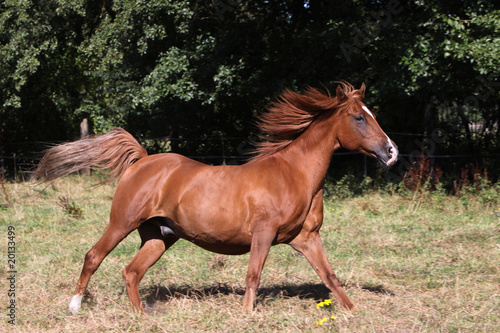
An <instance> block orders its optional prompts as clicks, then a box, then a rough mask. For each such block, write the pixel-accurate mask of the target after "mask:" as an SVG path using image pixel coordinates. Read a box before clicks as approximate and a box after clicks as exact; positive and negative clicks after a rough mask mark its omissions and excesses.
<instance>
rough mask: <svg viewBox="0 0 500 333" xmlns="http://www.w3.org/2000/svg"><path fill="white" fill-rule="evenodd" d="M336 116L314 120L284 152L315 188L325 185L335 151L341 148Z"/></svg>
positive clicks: (284, 155)
mask: <svg viewBox="0 0 500 333" xmlns="http://www.w3.org/2000/svg"><path fill="white" fill-rule="evenodd" d="M334 118H335V116H332V117H329V118H327V119H324V120H321V121H317V122H314V123H313V124H311V126H309V128H308V129H307V130H306V131H305V132H304V133H302V134H301V135H300V136H299V137H298V138H296V139H295V140H294V141H293V142H292V143H291V144H290V145H289V146H288V147H287V148H285V149H284V150H283V151H282V152H280V153H282V154H283V157H284V158H286V159H287V160H288V161H290V162H291V163H292V164H293V165H294V167H296V168H297V171H298V172H301V173H303V174H304V175H306V178H307V182H308V185H309V186H311V188H312V189H313V190H319V189H321V188H322V187H323V182H324V179H325V175H326V172H327V171H328V167H329V165H330V160H331V158H332V155H333V152H334V151H335V150H336V149H338V148H340V144H339V142H338V140H337V129H336V128H337V127H336V126H335V119H334Z"/></svg>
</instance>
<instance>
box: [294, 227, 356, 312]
mask: <svg viewBox="0 0 500 333" xmlns="http://www.w3.org/2000/svg"><path fill="white" fill-rule="evenodd" d="M290 245H291V246H292V247H293V248H294V249H295V250H297V251H298V252H300V253H302V254H303V255H304V257H306V259H307V260H308V261H309V263H310V264H311V266H312V267H313V269H314V271H315V272H316V273H318V275H319V276H320V277H321V280H322V281H323V283H324V284H325V285H326V286H327V287H328V289H330V290H331V291H332V293H333V295H334V296H335V298H337V300H338V302H339V303H340V305H341V306H342V307H343V308H344V309H346V310H351V309H352V308H353V307H354V304H353V303H352V302H351V300H350V299H349V297H347V295H346V293H345V292H344V289H342V286H341V285H340V282H339V279H338V278H337V276H336V275H335V273H334V272H333V269H332V267H331V266H330V263H329V262H328V259H327V258H326V254H325V250H324V249H323V243H322V241H321V237H320V236H319V233H318V232H313V233H310V234H308V235H299V236H298V237H297V238H296V239H294V241H293V242H292V243H291V244H290Z"/></svg>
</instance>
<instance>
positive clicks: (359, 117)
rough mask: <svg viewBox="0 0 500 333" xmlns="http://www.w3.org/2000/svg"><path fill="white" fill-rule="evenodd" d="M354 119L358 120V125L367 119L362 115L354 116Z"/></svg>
mask: <svg viewBox="0 0 500 333" xmlns="http://www.w3.org/2000/svg"><path fill="white" fill-rule="evenodd" d="M354 119H356V121H357V122H358V123H361V122H363V121H364V120H365V117H364V116H363V115H362V114H360V115H357V116H354Z"/></svg>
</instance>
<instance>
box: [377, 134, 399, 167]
mask: <svg viewBox="0 0 500 333" xmlns="http://www.w3.org/2000/svg"><path fill="white" fill-rule="evenodd" d="M376 155H377V159H378V160H379V162H380V164H382V165H383V166H385V167H391V166H393V165H394V163H396V162H397V160H398V156H399V151H398V147H397V146H396V145H395V144H394V142H392V140H388V141H387V142H385V143H384V144H383V148H382V149H380V150H379V151H378V152H377V153H376Z"/></svg>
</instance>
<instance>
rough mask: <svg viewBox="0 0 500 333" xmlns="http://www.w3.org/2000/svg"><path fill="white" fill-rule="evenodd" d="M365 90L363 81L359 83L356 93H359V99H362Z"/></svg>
mask: <svg viewBox="0 0 500 333" xmlns="http://www.w3.org/2000/svg"><path fill="white" fill-rule="evenodd" d="M365 91H366V86H365V83H364V82H363V83H361V88H359V90H358V93H359V96H360V98H361V100H363V99H364V98H365Z"/></svg>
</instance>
